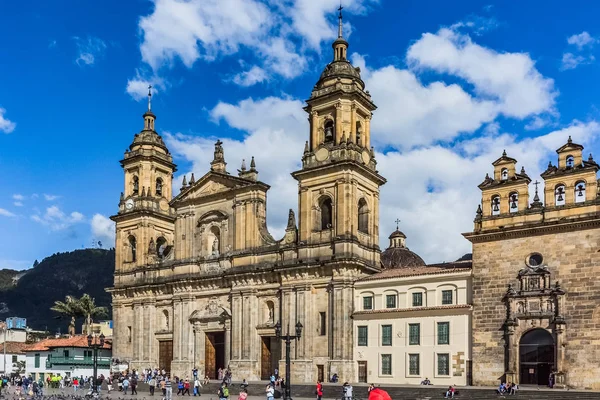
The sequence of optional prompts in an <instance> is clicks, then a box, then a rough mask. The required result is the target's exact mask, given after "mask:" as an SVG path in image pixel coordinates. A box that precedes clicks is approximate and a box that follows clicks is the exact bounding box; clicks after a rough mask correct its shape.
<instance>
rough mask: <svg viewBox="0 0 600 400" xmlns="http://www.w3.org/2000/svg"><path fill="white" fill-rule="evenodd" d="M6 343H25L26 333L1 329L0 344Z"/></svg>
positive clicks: (19, 330)
mask: <svg viewBox="0 0 600 400" xmlns="http://www.w3.org/2000/svg"><path fill="white" fill-rule="evenodd" d="M5 340H6V341H7V342H19V343H25V341H27V331H25V330H21V329H6V330H4V329H2V330H1V331H0V343H4V342H5Z"/></svg>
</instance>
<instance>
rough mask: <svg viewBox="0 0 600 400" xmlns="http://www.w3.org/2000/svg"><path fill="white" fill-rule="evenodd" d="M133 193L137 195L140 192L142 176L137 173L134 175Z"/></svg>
mask: <svg viewBox="0 0 600 400" xmlns="http://www.w3.org/2000/svg"><path fill="white" fill-rule="evenodd" d="M132 193H133V195H134V196H137V195H138V194H139V193H140V178H138V177H137V175H134V176H133V190H132Z"/></svg>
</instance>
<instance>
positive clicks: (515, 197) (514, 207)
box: [508, 192, 519, 213]
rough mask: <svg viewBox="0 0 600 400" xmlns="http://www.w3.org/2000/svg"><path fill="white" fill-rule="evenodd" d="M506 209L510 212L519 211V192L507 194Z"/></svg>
mask: <svg viewBox="0 0 600 400" xmlns="http://www.w3.org/2000/svg"><path fill="white" fill-rule="evenodd" d="M508 209H509V210H510V212H511V213H515V212H517V211H519V194H518V193H517V192H512V193H511V194H509V195H508Z"/></svg>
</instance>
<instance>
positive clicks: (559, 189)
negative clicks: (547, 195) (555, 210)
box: [554, 185, 565, 206]
mask: <svg viewBox="0 0 600 400" xmlns="http://www.w3.org/2000/svg"><path fill="white" fill-rule="evenodd" d="M554 204H555V205H557V206H564V205H565V186H564V185H557V186H556V188H554Z"/></svg>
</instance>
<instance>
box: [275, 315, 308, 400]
mask: <svg viewBox="0 0 600 400" xmlns="http://www.w3.org/2000/svg"><path fill="white" fill-rule="evenodd" d="M275 336H277V339H281V340H285V390H284V392H283V400H292V394H291V390H292V387H291V384H290V343H291V342H292V340H300V338H301V337H302V324H301V323H300V321H298V322H296V336H292V335H290V326H289V324H288V329H287V333H286V334H285V336H281V322H277V325H275Z"/></svg>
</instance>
